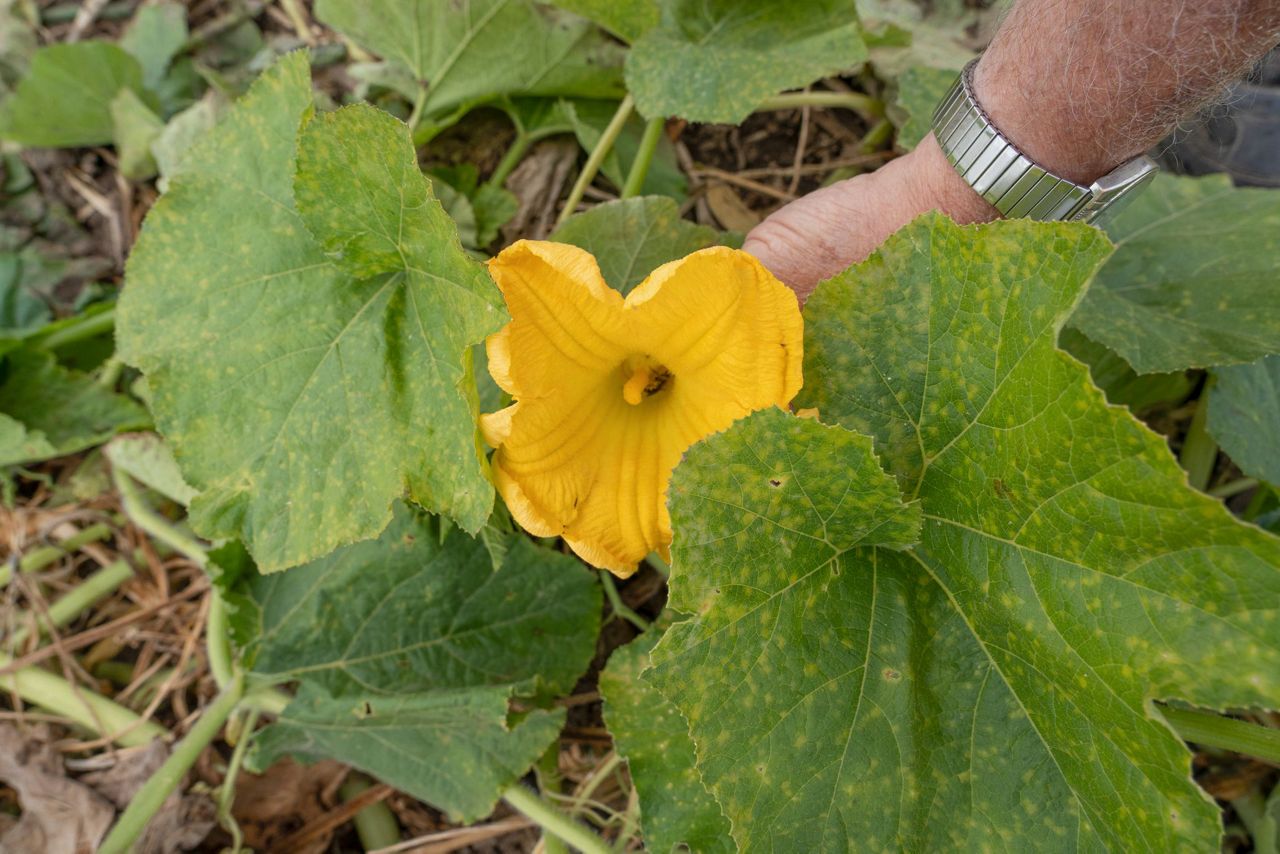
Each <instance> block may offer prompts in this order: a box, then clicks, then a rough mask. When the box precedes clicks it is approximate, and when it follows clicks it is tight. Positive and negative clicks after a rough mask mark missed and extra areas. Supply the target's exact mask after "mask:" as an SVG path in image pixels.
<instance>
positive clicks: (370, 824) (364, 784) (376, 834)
mask: <svg viewBox="0 0 1280 854" xmlns="http://www.w3.org/2000/svg"><path fill="white" fill-rule="evenodd" d="M372 787H373V782H372V781H371V780H370V779H369V778H368V777H366V776H364V775H363V774H357V773H356V772H354V771H353V772H352V773H351V774H349V775H347V779H346V781H345V782H343V784H342V787H341V788H340V789H338V797H340V798H342V801H343V803H346V802H347V801H350V800H353V799H354V798H356V797H357V796H359V795H360V794H361V793H363V792H366V791H368V790H369V789H370V788H372ZM352 823H353V824H355V826H356V835H357V836H359V837H360V844H361V845H362V846H363V847H364V850H365V851H376V850H378V849H379V848H390V847H391V846H392V845H398V844H399V843H400V841H401V840H402V839H403V838H404V834H402V833H401V832H400V823H399V822H398V821H396V816H395V813H393V812H392V811H391V808H390V807H388V806H387V804H386V802H385V801H375V802H374V803H371V804H369V806H367V807H365V808H364V809H362V810H360V812H358V813H356V815H355V818H354V819H352Z"/></svg>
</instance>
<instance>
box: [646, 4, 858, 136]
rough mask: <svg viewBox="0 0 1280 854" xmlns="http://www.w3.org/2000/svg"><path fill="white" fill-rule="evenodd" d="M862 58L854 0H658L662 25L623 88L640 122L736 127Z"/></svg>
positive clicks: (648, 39)
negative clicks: (675, 119)
mask: <svg viewBox="0 0 1280 854" xmlns="http://www.w3.org/2000/svg"><path fill="white" fill-rule="evenodd" d="M866 56H867V50H866V46H865V45H864V44H863V42H862V29H861V27H860V26H859V24H858V12H857V8H856V4H855V3H854V2H853V0H813V2H809V3H805V4H803V5H802V6H799V5H796V4H793V3H777V2H774V0H663V2H662V23H661V24H660V25H659V26H658V27H656V28H654V29H652V30H650V31H649V32H647V33H645V35H644V36H642V37H641V38H640V39H639V40H638V41H636V43H635V44H634V45H633V46H632V48H631V55H630V56H629V57H627V88H629V89H630V90H631V93H632V94H633V95H634V96H635V99H636V107H637V109H639V111H640V113H641V114H642V115H644V116H645V117H647V118H652V117H655V116H679V117H680V118H683V119H688V120H689V121H695V122H725V123H729V124H736V123H738V122H740V121H742V120H743V119H745V118H746V117H747V116H748V115H749V114H750V113H751V111H752V110H754V109H755V108H756V107H758V106H759V105H760V102H761V101H763V100H764V99H766V98H768V97H769V96H771V95H776V94H777V93H778V92H781V91H782V90H783V89H793V88H796V87H799V86H805V85H807V84H809V83H812V82H813V81H814V80H817V79H818V78H820V77H823V76H825V75H827V74H834V73H836V72H839V71H845V70H847V69H850V68H853V67H854V66H856V65H858V64H859V63H861V62H862V61H863V60H865V59H866Z"/></svg>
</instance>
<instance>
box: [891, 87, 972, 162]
mask: <svg viewBox="0 0 1280 854" xmlns="http://www.w3.org/2000/svg"><path fill="white" fill-rule="evenodd" d="M956 74H957V72H955V71H946V70H942V69H937V68H925V67H923V66H913V67H911V68H908V69H907V70H906V71H904V72H902V74H900V75H899V76H898V79H897V92H896V96H895V98H894V101H893V103H892V104H891V105H890V107H889V118H891V119H892V120H893V123H894V124H895V125H897V126H898V140H897V141H898V147H899V148H901V149H904V150H907V151H909V150H911V149H913V148H915V147H916V146H917V145H919V144H920V140H922V139H924V138H925V137H926V136H928V135H929V133H930V131H931V130H932V129H933V128H932V125H933V110H934V108H935V107H937V106H938V104H939V103H940V102H941V101H942V99H943V97H945V96H946V94H947V91H948V90H950V89H951V84H953V83H955V82H956Z"/></svg>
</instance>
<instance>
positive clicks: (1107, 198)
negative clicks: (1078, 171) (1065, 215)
mask: <svg viewBox="0 0 1280 854" xmlns="http://www.w3.org/2000/svg"><path fill="white" fill-rule="evenodd" d="M1157 171H1159V170H1158V169H1157V167H1156V164H1155V161H1153V160H1151V158H1149V157H1137V158H1134V159H1133V160H1130V161H1129V162H1128V163H1124V164H1122V165H1120V166H1118V167H1117V168H1115V169H1114V170H1112V171H1111V172H1108V173H1107V174H1106V175H1103V176H1102V177H1101V178H1099V179H1098V180H1097V181H1095V182H1093V185H1092V186H1091V187H1090V188H1089V189H1090V191H1091V192H1092V193H1093V198H1092V199H1091V200H1090V202H1089V204H1087V205H1086V206H1085V208H1084V210H1083V211H1081V213H1080V215H1079V216H1078V217H1077V219H1082V220H1084V221H1085V222H1091V223H1093V224H1094V225H1098V226H1101V225H1103V224H1104V223H1105V222H1108V221H1110V220H1111V219H1112V218H1113V217H1114V216H1115V215H1116V214H1117V213H1118V212H1119V211H1120V210H1121V209H1123V208H1124V206H1125V205H1127V204H1129V202H1131V201H1133V199H1134V197H1135V196H1137V194H1138V193H1139V192H1140V191H1141V190H1142V189H1143V188H1144V187H1146V186H1147V184H1150V183H1151V181H1152V180H1153V179H1154V178H1155V177H1156V172H1157Z"/></svg>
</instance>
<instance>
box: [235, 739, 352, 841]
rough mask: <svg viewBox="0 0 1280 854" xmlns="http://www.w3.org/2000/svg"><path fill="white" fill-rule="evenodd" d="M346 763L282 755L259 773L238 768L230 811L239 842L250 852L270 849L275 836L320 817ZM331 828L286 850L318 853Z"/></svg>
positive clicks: (280, 837)
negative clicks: (240, 835)
mask: <svg viewBox="0 0 1280 854" xmlns="http://www.w3.org/2000/svg"><path fill="white" fill-rule="evenodd" d="M346 771H347V769H346V766H344V765H341V764H339V763H337V762H332V761H328V760H326V761H323V762H317V763H316V764H314V765H300V764H298V763H296V762H294V761H293V760H292V759H284V760H281V761H280V762H277V763H276V764H274V765H272V766H271V767H270V768H268V769H267V770H266V773H264V774H249V773H247V772H242V773H241V774H240V777H239V778H238V779H237V780H236V800H235V804H234V805H232V807H231V815H232V816H233V817H234V818H235V820H236V821H237V822H239V823H240V829H241V830H242V831H243V832H244V841H245V844H246V845H247V846H249V847H250V848H253V849H254V850H255V851H276V850H278V849H279V843H280V841H281V840H283V839H285V838H286V837H288V836H290V835H291V834H293V833H296V832H297V831H298V830H299V829H301V828H303V827H306V826H307V825H309V824H311V823H312V822H314V821H316V820H318V819H320V818H322V817H323V816H324V815H325V814H326V813H328V812H329V811H330V810H331V809H332V808H333V800H332V799H333V797H334V794H335V793H336V791H337V788H338V784H339V783H340V782H341V780H342V778H343V777H344V776H345V775H346ZM332 837H333V834H332V833H322V834H319V835H317V836H316V837H315V838H313V839H312V840H311V841H310V842H308V843H307V844H306V845H304V846H302V847H300V848H296V849H294V850H293V851H292V852H290V854H320V852H323V851H325V850H327V849H328V847H329V841H330V840H331V839H332Z"/></svg>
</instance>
